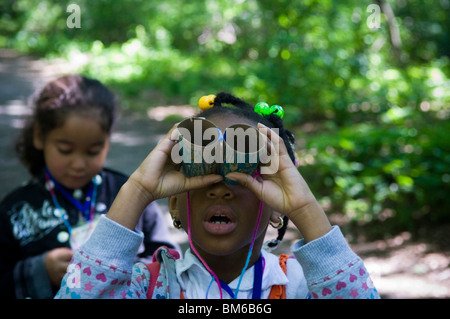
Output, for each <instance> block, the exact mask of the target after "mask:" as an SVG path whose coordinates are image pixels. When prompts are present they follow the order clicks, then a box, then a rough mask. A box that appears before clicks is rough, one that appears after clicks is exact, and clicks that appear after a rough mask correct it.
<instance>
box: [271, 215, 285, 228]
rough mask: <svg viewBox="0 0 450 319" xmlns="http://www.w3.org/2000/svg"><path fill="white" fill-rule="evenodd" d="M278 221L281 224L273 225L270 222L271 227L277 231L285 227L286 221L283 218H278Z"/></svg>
mask: <svg viewBox="0 0 450 319" xmlns="http://www.w3.org/2000/svg"><path fill="white" fill-rule="evenodd" d="M278 219H279V220H280V222H279V223H278V225H276V224H274V223H272V222H271V221H269V224H270V226H272V227H273V228H275V229H281V228H283V226H284V220H283V217H281V216H278Z"/></svg>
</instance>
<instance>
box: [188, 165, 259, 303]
mask: <svg viewBox="0 0 450 319" xmlns="http://www.w3.org/2000/svg"><path fill="white" fill-rule="evenodd" d="M257 176H260V173H259V172H258V171H256V173H255V175H254V177H255V178H256V177H257ZM186 195H187V214H188V238H189V245H190V246H191V249H192V251H193V252H194V253H195V255H196V256H197V257H198V259H200V261H201V263H202V264H203V266H205V268H206V269H207V270H208V271H209V273H210V274H211V275H212V276H213V278H214V279H215V281H216V283H217V286H218V287H219V292H220V299H223V295H222V289H221V288H223V287H222V285H221V280H220V279H219V277H217V275H216V274H215V273H214V271H212V269H211V268H210V267H209V266H208V264H207V263H206V261H205V260H204V259H203V258H202V257H201V256H200V254H199V253H198V252H197V250H196V249H195V247H194V245H193V244H192V238H191V200H190V196H189V191H187V194H186ZM263 207H264V203H263V201H260V202H259V213H258V219H257V221H256V226H255V229H254V231H253V237H252V241H251V243H250V249H249V251H248V254H247V259H246V261H245V265H244V268H243V269H242V272H241V275H240V276H239V282H238V285H237V287H236V293H235V294H234V299H237V295H238V293H239V287H240V286H241V282H242V278H243V277H244V273H245V271H246V270H247V267H248V264H249V263H250V257H251V256H252V252H253V245H254V244H255V240H256V234H257V232H258V228H259V223H260V221H261V216H262V211H263ZM259 260H261V257H260V258H259ZM255 265H256V264H255ZM261 269H262V266H261ZM255 271H256V267H255ZM222 282H223V281H222ZM224 284H225V283H224ZM261 284H262V271H261ZM261 284H259V295H261ZM225 285H226V284H225ZM254 285H255V282H253V286H254ZM210 286H211V285H210ZM226 286H228V285H226ZM224 289H225V288H224ZM253 289H255V287H253ZM225 290H226V289H225ZM230 290H231V289H230ZM208 291H209V287H208ZM226 291H227V292H228V290H226ZM228 293H229V292H228ZM230 296H231V297H232V298H233V296H232V295H230ZM257 299H259V298H257Z"/></svg>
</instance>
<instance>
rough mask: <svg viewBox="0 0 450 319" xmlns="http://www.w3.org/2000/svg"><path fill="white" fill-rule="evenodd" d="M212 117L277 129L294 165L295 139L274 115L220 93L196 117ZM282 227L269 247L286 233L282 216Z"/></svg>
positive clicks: (286, 222)
mask: <svg viewBox="0 0 450 319" xmlns="http://www.w3.org/2000/svg"><path fill="white" fill-rule="evenodd" d="M224 104H229V105H233V106H234V108H231V107H226V106H224ZM214 115H235V116H239V117H245V118H247V119H249V120H251V121H254V122H255V124H257V123H262V124H264V125H266V126H267V127H269V128H277V129H278V130H279V135H280V137H281V138H282V139H283V141H284V144H285V145H286V149H287V151H288V154H289V157H290V158H291V160H292V162H293V163H295V154H294V145H295V137H294V134H292V133H291V132H290V131H289V130H287V129H286V128H285V127H284V125H283V120H282V119H281V118H280V117H279V116H278V115H275V114H270V115H264V116H262V115H260V114H258V113H256V112H255V111H254V106H252V105H250V104H249V103H247V102H245V101H243V100H241V99H239V98H237V97H235V96H233V95H232V94H229V93H225V92H220V93H218V94H216V97H215V99H214V106H213V107H211V108H209V109H207V110H205V111H202V112H201V113H200V114H198V116H200V117H206V118H208V117H211V116H214ZM283 221H284V224H283V227H282V228H280V229H279V230H278V237H277V239H276V240H275V241H272V242H270V243H269V244H268V245H269V247H274V246H276V245H278V244H279V242H280V241H281V240H282V239H283V237H284V234H285V233H286V229H287V224H288V222H289V219H288V218H287V217H286V216H284V217H283Z"/></svg>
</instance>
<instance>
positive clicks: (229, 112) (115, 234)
mask: <svg viewBox="0 0 450 319" xmlns="http://www.w3.org/2000/svg"><path fill="white" fill-rule="evenodd" d="M225 104H227V105H229V106H227V105H225ZM200 106H201V107H202V108H204V109H206V110H203V111H202V112H201V113H200V114H199V115H198V117H201V118H204V119H207V120H208V121H210V122H212V123H214V125H215V126H217V127H218V128H219V129H220V131H221V132H225V130H226V129H227V128H228V127H230V126H233V125H236V124H245V125H249V126H252V127H253V128H255V129H257V130H258V132H259V133H260V134H261V135H262V136H263V139H264V141H265V147H266V148H267V150H268V153H269V154H270V156H271V158H276V159H277V164H278V165H277V166H278V167H277V170H275V171H274V172H272V173H271V174H261V173H260V170H261V165H260V167H256V169H255V170H254V171H251V172H250V171H246V172H242V171H240V170H239V169H238V170H234V171H233V170H231V171H228V172H226V173H224V170H223V169H222V168H219V169H216V170H214V171H212V172H207V173H202V172H201V170H196V173H195V174H191V175H190V174H189V169H186V168H182V167H181V166H183V163H179V164H176V163H174V162H173V161H172V159H171V154H172V150H173V148H174V147H175V145H177V144H179V143H180V138H179V135H177V134H174V132H175V131H176V130H177V128H178V124H176V125H174V126H173V128H172V129H171V130H170V131H169V132H168V133H167V134H166V136H165V137H164V138H163V139H162V140H161V141H160V143H159V144H158V145H157V146H156V147H155V148H154V150H153V151H152V152H151V153H150V154H149V155H148V157H147V158H146V159H145V160H144V161H143V162H142V164H141V165H140V166H139V167H138V168H137V169H136V171H135V172H134V173H133V174H132V175H131V176H130V178H129V179H128V181H127V182H126V184H124V186H123V187H122V189H121V190H120V192H119V194H118V196H117V197H116V199H115V201H114V203H113V205H112V207H111V209H110V210H109V212H108V214H107V216H106V217H103V218H102V219H101V220H100V221H99V224H98V226H97V228H96V229H95V231H94V233H93V234H92V236H91V239H90V240H89V241H88V242H87V243H86V244H85V245H84V246H83V247H81V248H80V249H79V250H78V251H77V252H76V253H75V254H74V257H73V260H72V263H71V266H70V267H69V268H68V269H69V271H68V273H67V274H66V276H65V278H64V279H63V282H62V286H61V289H60V291H59V292H58V294H57V296H56V297H57V298H156V299H163V298H201V299H204V298H224V299H231V298H239V299H240V298H244V299H250V298H252V299H266V298H277V299H283V298H378V297H379V295H378V293H377V291H376V289H375V287H374V286H373V283H372V281H371V279H370V277H369V274H368V272H367V270H366V268H365V267H364V264H363V262H362V260H361V259H360V258H359V257H358V256H357V255H356V254H355V253H354V252H353V251H352V250H351V249H350V247H349V246H348V245H347V243H346V241H345V239H344V237H343V235H342V233H341V231H340V229H339V228H338V227H337V226H331V225H330V223H329V221H328V218H327V217H326V215H325V213H324V211H323V209H322V208H321V207H320V205H319V204H318V202H317V200H316V198H315V197H314V195H313V193H312V192H311V190H310V189H309V187H308V185H307V183H306V182H305V180H304V179H303V177H302V176H301V174H300V173H299V171H298V169H297V167H296V165H295V155H294V150H293V144H294V142H295V140H294V136H293V135H292V134H291V133H290V132H289V131H288V130H286V129H285V128H284V126H283V122H282V119H281V117H282V115H283V111H282V108H281V107H278V106H277V107H271V108H270V107H268V105H261V104H260V103H259V104H258V105H257V107H256V108H253V107H252V106H251V105H249V104H248V103H246V102H244V101H242V100H241V99H238V98H236V97H234V96H232V95H230V94H227V93H219V94H217V95H216V96H208V97H205V98H202V99H201V100H200ZM275 129H277V131H278V134H277V133H276V132H275ZM174 136H175V138H174ZM200 164H201V163H200ZM223 174H225V175H223ZM166 197H168V198H169V208H170V213H171V215H172V218H173V221H174V225H175V226H176V227H177V228H183V229H184V230H185V231H186V232H187V233H188V237H189V243H190V249H188V250H187V251H186V252H185V254H184V258H183V259H180V258H179V256H178V254H177V253H176V252H173V251H171V250H170V249H167V248H164V247H162V248H160V249H159V250H158V251H157V252H156V253H155V255H154V258H153V260H154V262H153V263H150V264H147V265H146V264H143V263H137V264H134V263H133V260H132V256H133V255H134V254H135V250H136V247H138V246H139V244H140V242H141V240H142V235H141V234H140V232H138V231H135V226H136V223H137V221H138V220H139V217H140V214H141V212H142V210H143V209H144V208H145V207H146V206H147V205H148V204H149V203H151V202H153V201H155V200H157V199H160V198H166ZM288 219H289V220H290V221H291V222H292V223H293V224H294V225H295V227H297V228H298V230H299V231H300V233H301V234H302V236H303V238H302V239H301V240H299V241H298V242H297V243H296V244H294V245H293V246H292V248H291V249H292V252H293V255H294V256H293V257H291V258H288V257H287V256H285V255H282V256H280V257H277V256H275V255H273V254H272V253H270V252H269V251H268V249H266V248H264V247H271V246H276V245H277V244H278V243H279V241H281V240H282V237H283V234H284V230H285V229H286V226H287V223H288ZM269 224H271V225H274V227H277V228H280V229H279V234H278V238H277V239H276V240H273V241H271V242H270V243H268V245H266V246H264V245H263V244H264V243H263V241H264V236H265V233H266V230H267V227H268V226H269Z"/></svg>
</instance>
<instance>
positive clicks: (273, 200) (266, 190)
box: [226, 124, 331, 241]
mask: <svg viewBox="0 0 450 319" xmlns="http://www.w3.org/2000/svg"><path fill="white" fill-rule="evenodd" d="M258 129H259V130H260V132H261V133H262V134H263V136H265V137H266V138H267V148H268V149H269V151H270V152H269V153H270V158H271V160H272V161H275V163H276V164H278V165H277V166H278V170H276V167H275V170H274V171H275V172H274V173H273V174H263V175H261V176H262V177H257V178H253V177H252V176H250V175H247V174H243V173H238V172H233V173H230V174H228V175H227V176H226V177H227V178H230V179H232V180H234V181H236V182H238V183H240V184H241V185H242V186H245V187H247V188H249V189H250V190H251V191H252V192H253V193H254V194H255V195H256V197H257V198H258V199H259V200H262V201H263V202H264V203H265V204H267V205H269V206H270V207H271V208H272V209H273V210H275V211H278V212H280V213H282V214H284V215H286V216H287V217H289V219H290V220H291V221H292V222H293V223H294V224H295V225H296V226H297V228H298V229H299V230H300V232H301V233H302V234H303V236H304V237H305V239H306V240H307V241H310V240H313V239H315V238H318V237H320V236H322V235H324V234H325V233H327V232H328V231H329V230H330V229H331V226H330V223H329V221H328V218H327V217H326V215H325V213H324V212H323V210H322V208H321V207H320V205H319V204H318V202H317V200H316V198H315V197H314V195H313V193H312V192H311V190H310V189H309V186H308V184H307V183H306V182H305V180H304V179H303V177H302V176H301V174H300V173H299V171H298V169H297V167H295V165H294V164H293V163H292V160H291V159H290V157H289V155H288V152H287V150H286V146H285V145H284V142H283V140H282V139H281V138H280V137H279V136H278V134H277V133H276V132H274V131H273V130H271V129H269V128H268V127H266V126H264V125H262V124H258ZM272 165H273V163H272Z"/></svg>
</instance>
